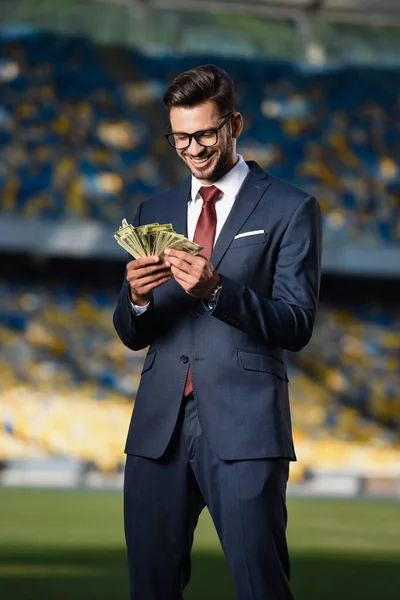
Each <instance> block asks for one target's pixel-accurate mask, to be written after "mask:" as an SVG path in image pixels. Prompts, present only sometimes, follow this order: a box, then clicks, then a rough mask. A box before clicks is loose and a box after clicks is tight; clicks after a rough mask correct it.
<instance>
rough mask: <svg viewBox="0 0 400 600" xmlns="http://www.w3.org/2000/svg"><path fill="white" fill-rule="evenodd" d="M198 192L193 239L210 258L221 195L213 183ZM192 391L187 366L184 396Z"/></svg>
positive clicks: (202, 252) (203, 253)
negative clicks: (217, 205) (200, 205)
mask: <svg viewBox="0 0 400 600" xmlns="http://www.w3.org/2000/svg"><path fill="white" fill-rule="evenodd" d="M199 194H200V196H201V197H202V198H203V206H202V208H201V213H200V216H199V220H198V221H197V225H196V230H195V232H194V237H193V241H194V242H196V244H199V245H200V246H204V249H203V250H202V251H201V253H200V254H202V255H203V256H205V257H206V258H207V259H208V260H210V257H211V252H212V250H213V246H214V240H215V232H216V229H217V212H216V210H215V201H216V199H217V198H218V196H220V195H221V190H219V189H218V188H217V187H215V185H210V186H207V187H202V188H200V189H199ZM192 391H193V386H192V376H191V373H190V368H189V371H188V374H187V379H186V383H185V390H184V392H183V393H184V395H185V396H187V395H188V394H190V393H191V392H192Z"/></svg>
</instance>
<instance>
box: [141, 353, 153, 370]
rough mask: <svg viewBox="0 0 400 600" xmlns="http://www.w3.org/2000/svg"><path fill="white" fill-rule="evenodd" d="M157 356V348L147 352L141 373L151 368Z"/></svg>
mask: <svg viewBox="0 0 400 600" xmlns="http://www.w3.org/2000/svg"><path fill="white" fill-rule="evenodd" d="M155 357H156V350H150V351H149V352H148V353H147V356H146V358H145V359H144V363H143V369H142V372H141V375H143V373H146V371H149V370H150V369H151V367H152V366H153V363H154V359H155Z"/></svg>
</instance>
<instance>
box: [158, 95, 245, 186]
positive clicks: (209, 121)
mask: <svg viewBox="0 0 400 600" xmlns="http://www.w3.org/2000/svg"><path fill="white" fill-rule="evenodd" d="M221 116H222V115H221V114H220V111H219V109H218V107H217V105H216V104H215V102H212V101H208V102H205V103H204V104H199V105H198V106H193V107H191V108H185V107H174V108H171V110H170V121H171V128H172V131H176V132H178V131H181V132H185V133H195V132H196V131H202V130H205V129H211V128H215V127H218V126H219V125H220V124H221V123H222V122H223V120H224V119H222V118H221ZM241 129H242V118H241V116H240V114H239V113H235V115H234V116H233V117H232V118H231V119H229V120H228V122H227V123H226V125H224V127H223V128H222V129H221V131H220V132H219V133H218V141H217V143H216V144H215V146H208V147H204V146H201V145H200V144H198V143H197V142H196V140H195V139H194V138H192V141H191V143H190V146H189V147H188V148H185V149H184V150H177V154H178V156H179V157H180V158H181V159H182V160H183V161H184V162H185V163H186V165H187V166H188V167H189V169H190V172H191V173H192V175H194V176H195V177H196V178H197V179H199V180H200V181H201V182H202V183H203V184H205V185H209V184H212V183H214V182H215V181H217V180H218V179H220V178H221V177H222V176H223V175H225V173H227V172H228V171H229V170H230V169H231V168H232V167H233V166H234V164H235V163H236V161H237V155H236V138H237V137H238V136H239V134H240V131H241Z"/></svg>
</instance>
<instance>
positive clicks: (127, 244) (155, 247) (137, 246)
mask: <svg viewBox="0 0 400 600" xmlns="http://www.w3.org/2000/svg"><path fill="white" fill-rule="evenodd" d="M114 238H115V239H116V240H117V242H118V244H119V245H120V246H121V247H122V248H124V250H126V251H127V252H129V254H131V256H133V258H140V257H142V256H156V255H157V256H160V258H163V257H164V250H166V249H167V248H174V249H175V250H185V251H186V252H189V253H190V254H198V253H199V252H200V251H201V250H203V246H199V245H198V244H195V243H194V242H191V241H190V240H188V239H187V238H186V237H185V236H184V235H180V234H179V233H175V231H174V228H173V227H172V225H171V223H167V224H164V225H160V224H159V223H150V224H149V225H141V226H140V227H134V226H133V225H130V224H129V223H128V222H127V220H126V219H122V225H121V227H120V228H119V229H118V231H116V232H115V234H114Z"/></svg>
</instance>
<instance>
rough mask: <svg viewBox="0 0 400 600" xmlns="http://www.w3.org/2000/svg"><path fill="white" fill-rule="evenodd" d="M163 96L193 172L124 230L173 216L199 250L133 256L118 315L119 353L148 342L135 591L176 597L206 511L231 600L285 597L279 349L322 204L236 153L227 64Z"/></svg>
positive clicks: (296, 312)
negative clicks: (232, 590) (231, 586)
mask: <svg viewBox="0 0 400 600" xmlns="http://www.w3.org/2000/svg"><path fill="white" fill-rule="evenodd" d="M164 104H165V106H166V108H167V110H168V112H169V119H170V130H169V131H168V133H166V134H165V136H166V138H167V140H168V142H169V144H170V145H171V146H172V147H173V148H174V149H175V151H176V153H177V154H178V156H179V157H180V158H181V159H182V160H183V161H184V162H185V164H186V165H187V166H188V168H189V170H190V172H191V176H189V177H188V178H187V179H185V180H184V181H182V182H181V183H180V184H179V185H177V186H176V187H175V188H173V189H172V190H169V191H167V192H164V193H162V194H160V195H159V196H157V197H155V198H152V199H150V200H148V201H146V202H145V203H143V204H142V205H141V206H140V208H139V210H138V212H137V215H136V222H135V225H143V224H146V223H150V222H154V221H158V222H160V223H168V222H171V223H172V224H173V226H174V229H175V231H177V232H179V233H183V234H185V235H187V236H188V237H189V238H190V239H192V240H194V241H195V242H197V243H198V244H200V245H201V246H203V247H204V249H203V250H202V252H201V254H200V255H199V256H192V255H190V254H187V253H185V252H182V251H178V250H173V249H169V250H167V251H166V254H167V256H166V258H165V259H164V260H160V258H159V257H157V256H154V257H145V258H140V259H137V260H134V261H131V262H129V263H128V265H127V273H126V279H125V280H124V282H123V286H122V289H121V292H120V295H119V298H118V303H117V307H116V309H115V313H114V325H115V328H116V330H117V332H118V335H119V337H120V338H121V340H122V342H123V343H124V344H125V345H126V346H128V347H129V348H131V349H132V350H140V349H142V348H145V347H147V346H150V348H149V351H148V353H147V356H146V359H145V362H144V366H143V370H142V375H141V381H140V386H139V389H138V392H137V397H136V401H135V408H134V411H133V415H132V420H131V424H130V428H129V433H128V439H127V443H126V453H127V462H126V469H125V486H124V517H125V533H126V541H127V549H128V562H129V575H130V589H131V598H132V599H134V600H156V599H157V600H179V599H182V593H183V589H184V588H185V586H186V584H187V583H188V581H189V577H190V552H191V546H192V542H193V534H194V530H195V527H196V524H197V520H198V516H199V514H200V512H201V511H202V509H203V508H204V507H205V506H207V507H208V509H209V511H210V513H211V516H212V518H213V521H214V524H215V527H216V529H217V532H218V535H219V538H220V540H221V543H222V547H223V550H224V552H225V555H226V557H227V560H228V563H229V566H230V569H231V573H232V576H233V579H234V582H235V586H236V590H237V595H238V598H239V599H240V600H290V599H291V598H292V594H291V590H290V584H289V576H290V572H289V571H290V569H289V557H288V550H287V544H286V501H285V498H286V484H287V479H288V473H289V463H290V461H291V460H295V453H294V448H293V442H292V432H291V421H290V408H289V399H288V378H287V373H286V351H287V350H291V351H298V350H300V349H301V348H302V347H304V346H305V345H306V344H307V343H308V341H309V340H310V337H311V334H312V329H313V324H314V318H315V312H316V307H317V301H318V293H319V282H320V263H321V219H320V211H319V208H318V204H317V202H316V200H315V198H313V197H312V196H311V195H309V194H307V193H306V192H303V191H302V190H300V189H298V188H296V187H293V186H291V185H289V184H288V183H284V182H283V181H280V180H278V179H276V178H274V177H272V176H271V175H268V174H267V173H266V172H265V171H263V170H262V169H261V168H260V167H259V166H258V165H257V164H256V163H254V162H248V163H246V162H245V161H244V160H243V158H242V157H241V156H240V155H239V154H237V152H236V141H237V139H238V137H239V136H240V134H241V132H242V129H243V120H242V116H241V114H240V113H239V112H237V111H236V106H235V97H234V90H233V82H232V80H231V78H230V77H229V75H228V74H227V73H226V72H225V71H223V70H222V69H219V68H217V67H215V66H213V65H206V66H201V67H198V68H196V69H193V70H191V71H187V72H185V73H182V74H181V75H179V76H178V77H177V78H176V79H175V80H174V81H173V82H172V84H171V86H170V87H169V88H168V90H167V92H166V94H165V96H164Z"/></svg>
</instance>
